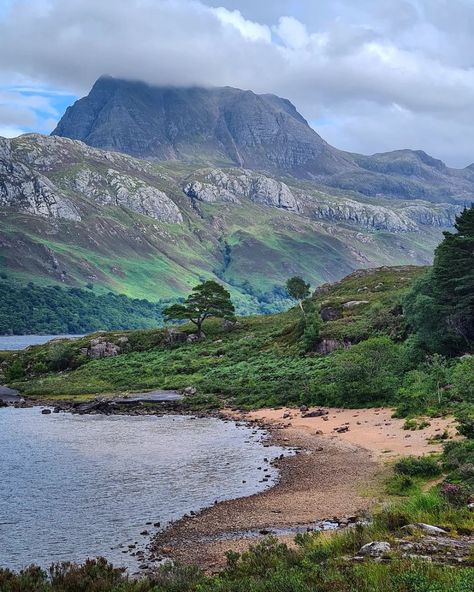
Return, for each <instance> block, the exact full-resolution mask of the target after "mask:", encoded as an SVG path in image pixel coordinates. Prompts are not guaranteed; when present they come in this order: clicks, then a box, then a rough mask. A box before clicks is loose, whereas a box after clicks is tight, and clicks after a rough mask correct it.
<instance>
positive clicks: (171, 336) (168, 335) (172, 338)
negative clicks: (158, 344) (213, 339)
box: [163, 328, 188, 346]
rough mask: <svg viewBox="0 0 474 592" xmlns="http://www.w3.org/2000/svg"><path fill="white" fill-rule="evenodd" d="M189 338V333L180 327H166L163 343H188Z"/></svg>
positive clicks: (168, 344) (170, 344)
mask: <svg viewBox="0 0 474 592" xmlns="http://www.w3.org/2000/svg"><path fill="white" fill-rule="evenodd" d="M187 340H188V335H187V333H184V331H179V329H174V328H170V329H166V331H165V337H164V339H163V344H164V345H167V346H172V345H176V344H178V343H186V341H187Z"/></svg>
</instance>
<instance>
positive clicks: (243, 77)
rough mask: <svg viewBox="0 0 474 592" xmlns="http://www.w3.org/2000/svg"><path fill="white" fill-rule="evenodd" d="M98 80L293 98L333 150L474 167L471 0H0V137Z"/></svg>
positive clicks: (41, 124) (50, 118)
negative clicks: (398, 152) (406, 152)
mask: <svg viewBox="0 0 474 592" xmlns="http://www.w3.org/2000/svg"><path fill="white" fill-rule="evenodd" d="M101 74H111V75H113V76H117V77H124V78H132V79H140V80H144V81H147V82H150V83H156V84H172V85H190V84H197V85H231V86H236V87H240V88H246V89H251V90H254V91H255V92H273V93H275V94H278V95H280V96H284V97H287V98H289V99H290V100H291V101H292V102H293V103H294V104H295V106H296V107H297V108H298V110H299V111H300V112H301V113H302V115H303V116H304V117H306V119H308V121H309V122H310V124H311V125H312V126H313V127H314V128H315V129H316V131H318V132H319V133H320V134H321V135H322V136H323V137H324V138H325V139H326V140H327V141H328V142H330V143H331V144H333V145H335V146H337V147H338V148H341V149H345V150H351V151H357V152H361V153H367V154H369V153H374V152H380V151H386V150H393V149H397V148H414V149H423V150H425V151H426V152H428V153H430V154H432V155H433V156H436V157H438V158H442V159H443V160H444V161H446V162H447V163H448V164H450V165H452V166H466V165H468V164H470V163H472V162H474V146H473V138H474V0H0V135H7V136H14V135H17V134H19V133H22V132H24V131H39V132H42V133H48V132H50V131H51V130H52V129H53V127H54V125H55V123H56V121H57V120H58V118H59V117H60V116H61V115H62V113H63V111H64V109H65V108H66V106H67V105H69V104H71V103H72V102H73V101H74V100H75V99H76V98H78V97H80V96H83V95H84V94H86V93H87V92H88V91H89V89H90V87H91V85H92V84H93V82H94V81H95V80H96V79H97V78H98V76H100V75H101Z"/></svg>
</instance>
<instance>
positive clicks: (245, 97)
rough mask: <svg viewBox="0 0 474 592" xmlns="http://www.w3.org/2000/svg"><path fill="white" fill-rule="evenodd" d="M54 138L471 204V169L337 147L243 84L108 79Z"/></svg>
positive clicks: (279, 101)
mask: <svg viewBox="0 0 474 592" xmlns="http://www.w3.org/2000/svg"><path fill="white" fill-rule="evenodd" d="M53 135H58V136H64V137H69V138H72V139H77V140H82V141H83V142H85V143H86V144H88V145H90V146H94V147H98V148H102V149H106V150H114V151H119V152H123V153H126V154H130V155H132V156H136V157H140V158H146V159H152V160H161V161H166V160H181V161H185V162H192V163H196V164H201V166H202V165H206V166H209V165H210V166H218V167H222V166H226V167H227V166H238V167H241V168H244V169H252V170H259V171H267V172H269V173H271V174H290V175H292V176H295V177H297V178H303V179H308V180H312V181H314V182H316V183H322V184H325V185H327V186H331V187H335V188H339V189H344V190H352V191H357V192H359V193H361V194H363V195H366V196H371V197H388V198H397V199H424V200H426V201H431V202H451V203H470V201H471V200H472V199H473V196H474V175H473V173H472V167H468V168H466V169H463V170H457V169H450V168H448V167H447V166H446V165H444V164H443V163H442V162H441V161H439V160H436V159H434V158H432V157H430V156H429V155H427V154H425V153H424V152H422V151H413V150H399V151H395V152H389V153H385V154H375V155H373V156H363V155H360V154H351V153H347V152H343V151H341V150H337V149H336V148H334V147H332V146H330V145H329V144H328V143H327V142H325V141H324V140H323V139H322V138H321V137H320V136H319V135H318V134H317V133H316V132H315V131H314V130H313V129H312V128H311V127H310V126H309V125H308V123H307V122H306V120H305V119H304V118H303V117H302V116H301V115H300V114H299V113H298V111H297V110H296V108H295V107H294V106H293V105H292V104H291V103H290V102H289V101H288V100H286V99H283V98H280V97H277V96H275V95H268V94H266V95H257V94H255V93H253V92H251V91H243V90H240V89H236V88H230V87H224V88H198V87H196V88H167V87H153V86H149V85H147V84H144V83H140V82H130V81H125V80H117V79H114V78H110V77H102V78H99V80H98V81H97V82H96V83H95V84H94V86H93V88H92V90H91V91H90V93H89V95H88V96H87V97H84V98H82V99H80V100H79V101H77V102H76V103H75V104H74V105H73V106H72V107H69V108H68V109H67V111H66V113H65V115H64V116H63V118H62V119H61V121H60V122H59V124H58V126H57V127H56V129H55V130H54V131H53Z"/></svg>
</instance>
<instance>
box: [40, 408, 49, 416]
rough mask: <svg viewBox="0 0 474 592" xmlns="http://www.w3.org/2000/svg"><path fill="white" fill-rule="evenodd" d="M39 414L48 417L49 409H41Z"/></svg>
mask: <svg viewBox="0 0 474 592" xmlns="http://www.w3.org/2000/svg"><path fill="white" fill-rule="evenodd" d="M41 413H42V414H43V415H49V414H50V413H51V409H41Z"/></svg>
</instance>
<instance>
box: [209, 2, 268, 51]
mask: <svg viewBox="0 0 474 592" xmlns="http://www.w3.org/2000/svg"><path fill="white" fill-rule="evenodd" d="M214 13H215V14H216V15H217V18H218V19H219V21H220V22H221V23H223V24H224V25H230V26H231V27H234V29H236V30H237V31H238V32H239V33H240V35H242V37H243V38H244V39H248V40H250V41H265V42H267V43H270V42H271V39H272V35H271V32H270V29H269V27H267V26H265V25H260V24H259V23H255V22H253V21H249V20H247V19H245V18H244V17H243V16H242V15H241V14H240V12H239V11H238V10H227V9H226V8H222V7H220V8H216V9H214Z"/></svg>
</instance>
